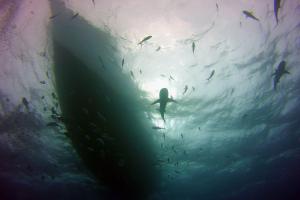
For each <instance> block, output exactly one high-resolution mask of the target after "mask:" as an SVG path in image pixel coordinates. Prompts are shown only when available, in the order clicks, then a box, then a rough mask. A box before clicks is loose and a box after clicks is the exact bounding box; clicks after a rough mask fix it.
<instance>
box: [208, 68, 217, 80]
mask: <svg viewBox="0 0 300 200" xmlns="http://www.w3.org/2000/svg"><path fill="white" fill-rule="evenodd" d="M214 74H215V70H212V72H211V73H210V75H209V77H208V79H207V80H208V81H209V80H210V79H211V78H212V77H213V75H214Z"/></svg>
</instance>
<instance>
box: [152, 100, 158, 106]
mask: <svg viewBox="0 0 300 200" xmlns="http://www.w3.org/2000/svg"><path fill="white" fill-rule="evenodd" d="M157 103H159V99H157V100H156V101H154V102H153V103H151V105H154V104H157Z"/></svg>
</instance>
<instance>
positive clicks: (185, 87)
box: [182, 85, 189, 95]
mask: <svg viewBox="0 0 300 200" xmlns="http://www.w3.org/2000/svg"><path fill="white" fill-rule="evenodd" d="M188 89H189V86H187V85H185V86H184V91H183V93H182V95H184V94H185V93H186V92H187V90H188Z"/></svg>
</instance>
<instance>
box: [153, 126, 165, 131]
mask: <svg viewBox="0 0 300 200" xmlns="http://www.w3.org/2000/svg"><path fill="white" fill-rule="evenodd" d="M152 129H154V130H161V129H165V128H163V127H159V126H152Z"/></svg>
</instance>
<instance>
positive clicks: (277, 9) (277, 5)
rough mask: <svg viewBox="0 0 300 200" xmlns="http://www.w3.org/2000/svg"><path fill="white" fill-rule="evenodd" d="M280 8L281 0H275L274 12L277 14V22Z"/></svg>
mask: <svg viewBox="0 0 300 200" xmlns="http://www.w3.org/2000/svg"><path fill="white" fill-rule="evenodd" d="M279 8H280V0H274V14H275V19H276V23H277V24H278V11H279Z"/></svg>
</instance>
